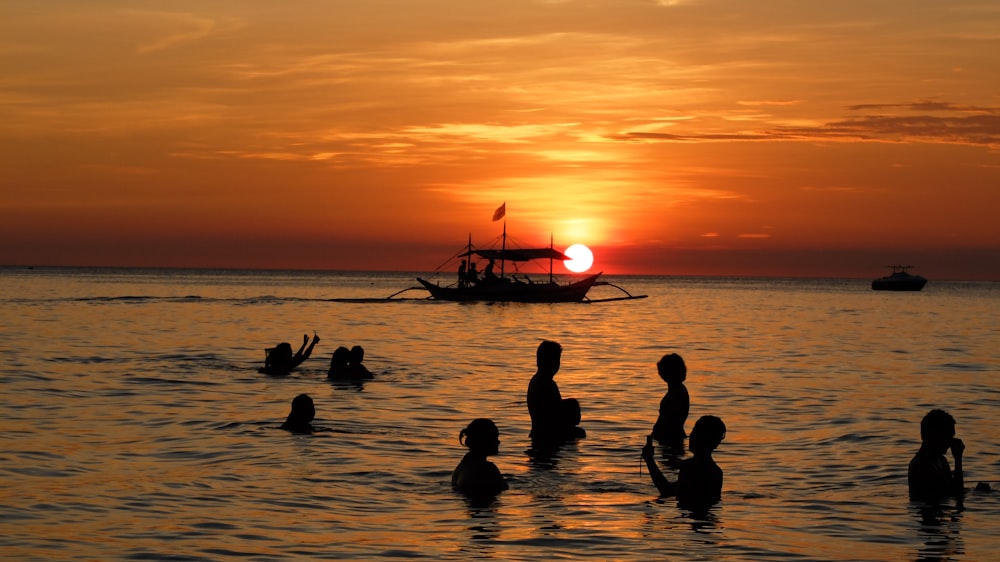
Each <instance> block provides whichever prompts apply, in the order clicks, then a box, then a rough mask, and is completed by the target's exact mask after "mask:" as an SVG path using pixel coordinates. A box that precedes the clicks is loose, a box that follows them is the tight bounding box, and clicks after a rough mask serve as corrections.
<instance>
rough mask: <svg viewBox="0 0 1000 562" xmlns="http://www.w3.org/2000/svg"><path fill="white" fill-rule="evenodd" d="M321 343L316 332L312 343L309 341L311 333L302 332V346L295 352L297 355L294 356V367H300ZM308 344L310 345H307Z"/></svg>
mask: <svg viewBox="0 0 1000 562" xmlns="http://www.w3.org/2000/svg"><path fill="white" fill-rule="evenodd" d="M318 343H319V336H317V335H316V334H315V333H314V334H313V338H312V343H310V342H309V334H302V347H300V348H299V350H298V352H296V353H295V357H293V358H292V368H293V369H294V368H295V367H298V366H299V365H301V364H302V362H303V361H305V360H306V359H309V356H310V355H312V352H313V348H314V347H316V344H318ZM306 344H308V347H306Z"/></svg>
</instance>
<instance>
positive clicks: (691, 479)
mask: <svg viewBox="0 0 1000 562" xmlns="http://www.w3.org/2000/svg"><path fill="white" fill-rule="evenodd" d="M725 437H726V424H725V423H723V422H722V420H721V419H719V418H717V417H715V416H702V417H700V418H698V421H697V422H695V424H694V428H693V429H692V430H691V439H690V442H689V443H688V448H689V449H690V450H691V454H692V455H693V456H692V457H691V458H689V459H685V460H683V461H681V466H680V470H679V471H678V473H677V481H676V482H670V481H669V480H667V478H666V477H665V476H663V472H662V471H660V467H659V466H657V464H656V459H654V458H653V436H652V435H649V436H648V437H646V446H645V447H643V448H642V459H643V460H644V461H646V467H647V468H649V476H650V478H652V480H653V484H654V485H656V489H657V490H659V492H660V497H664V498H666V497H670V496H677V505H678V507H680V508H682V509H690V510H695V511H698V510H703V509H707V508H709V507H711V506H712V505H714V504H716V503H718V502H719V500H721V499H722V469H721V468H719V465H717V464H715V460H714V459H713V458H712V451H714V450H715V449H716V448H717V447H718V446H719V443H721V442H722V440H723V439H725Z"/></svg>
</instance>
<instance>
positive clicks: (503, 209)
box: [493, 201, 507, 222]
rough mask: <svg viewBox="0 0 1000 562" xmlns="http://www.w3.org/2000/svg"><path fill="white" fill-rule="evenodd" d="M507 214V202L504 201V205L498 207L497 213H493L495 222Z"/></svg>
mask: <svg viewBox="0 0 1000 562" xmlns="http://www.w3.org/2000/svg"><path fill="white" fill-rule="evenodd" d="M506 214H507V202H506V201H504V203H503V205H500V206H499V207H497V210H496V211H493V221H494V222H495V221H498V220H500V219H502V218H503V217H504V215H506Z"/></svg>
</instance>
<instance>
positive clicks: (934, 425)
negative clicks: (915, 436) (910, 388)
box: [920, 409, 955, 439]
mask: <svg viewBox="0 0 1000 562" xmlns="http://www.w3.org/2000/svg"><path fill="white" fill-rule="evenodd" d="M939 433H951V434H952V435H954V434H955V418H953V417H952V416H951V414H949V413H948V412H945V411H944V410H941V409H934V410H931V411H930V412H927V414H926V415H925V416H924V419H922V420H920V437H921V438H922V439H926V438H927V436H929V435H931V434H939Z"/></svg>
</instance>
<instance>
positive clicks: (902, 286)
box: [872, 265, 927, 291]
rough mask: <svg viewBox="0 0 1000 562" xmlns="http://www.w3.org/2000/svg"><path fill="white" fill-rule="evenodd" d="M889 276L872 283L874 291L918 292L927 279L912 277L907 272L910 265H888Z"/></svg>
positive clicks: (918, 276)
mask: <svg viewBox="0 0 1000 562" xmlns="http://www.w3.org/2000/svg"><path fill="white" fill-rule="evenodd" d="M888 267H890V268H891V269H892V274H891V275H886V276H885V277H879V278H878V279H876V280H874V281H872V290H874V291H919V290H921V289H923V288H924V285H926V284H927V279H925V278H924V277H922V276H920V275H913V274H912V273H909V272H908V271H907V270H908V269H910V268H911V267H913V266H912V265H890V266H888Z"/></svg>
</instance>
